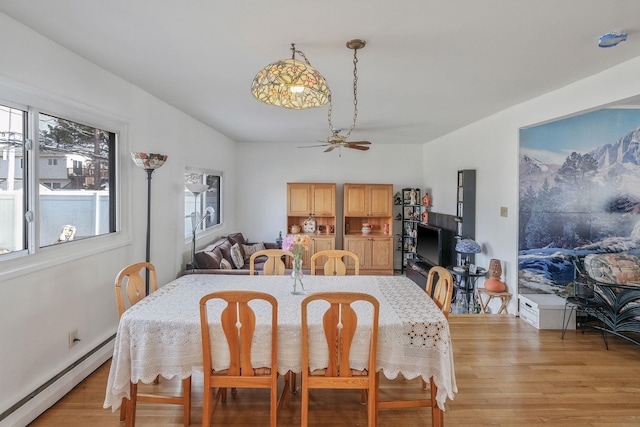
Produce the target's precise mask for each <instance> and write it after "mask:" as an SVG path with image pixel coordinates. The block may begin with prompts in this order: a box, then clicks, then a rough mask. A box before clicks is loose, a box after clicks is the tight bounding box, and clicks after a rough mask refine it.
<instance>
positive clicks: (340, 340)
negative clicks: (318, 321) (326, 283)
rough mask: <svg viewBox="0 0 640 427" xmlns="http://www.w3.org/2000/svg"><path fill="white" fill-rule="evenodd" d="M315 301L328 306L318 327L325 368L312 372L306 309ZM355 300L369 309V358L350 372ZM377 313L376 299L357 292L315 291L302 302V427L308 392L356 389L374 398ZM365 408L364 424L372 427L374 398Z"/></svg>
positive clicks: (375, 408) (374, 412)
mask: <svg viewBox="0 0 640 427" xmlns="http://www.w3.org/2000/svg"><path fill="white" fill-rule="evenodd" d="M315 301H325V302H328V303H329V304H330V305H329V307H328V309H327V310H326V311H325V312H324V315H323V317H322V326H323V330H324V335H325V338H326V342H327V351H328V358H327V360H328V366H327V367H326V368H323V369H314V370H313V371H312V370H311V368H310V366H309V324H308V318H307V307H308V306H309V304H310V303H314V302H315ZM357 301H366V302H368V303H369V304H371V306H372V308H373V310H372V314H371V327H370V334H371V335H370V339H369V359H368V362H367V367H366V369H363V370H356V369H353V368H352V367H351V366H350V363H349V355H350V351H351V344H352V342H353V337H354V335H355V332H356V325H357V323H358V316H357V314H356V312H355V310H354V309H353V307H352V304H353V303H354V302H357ZM317 304H320V303H317ZM379 311H380V304H379V302H378V300H377V299H376V298H374V297H372V296H371V295H368V294H363V293H357V292H319V293H316V294H313V295H311V296H308V297H306V298H305V299H304V300H302V415H301V425H302V427H306V426H307V425H308V423H309V390H310V389H317V388H320V389H356V390H358V389H359V390H365V391H366V392H367V394H368V396H370V397H373V396H377V390H378V373H377V372H376V349H377V346H378V316H379ZM367 406H368V407H367V417H368V420H369V423H368V425H369V427H372V426H375V425H376V424H377V417H378V415H377V399H376V398H369V399H368V405H367Z"/></svg>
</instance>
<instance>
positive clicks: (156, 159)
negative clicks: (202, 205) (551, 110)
mask: <svg viewBox="0 0 640 427" xmlns="http://www.w3.org/2000/svg"><path fill="white" fill-rule="evenodd" d="M131 158H132V159H133V161H134V163H135V164H136V166H138V167H140V168H142V169H144V171H145V172H146V173H147V252H146V258H145V261H147V262H150V251H151V174H152V173H153V171H154V170H156V169H158V168H159V167H161V166H162V165H164V162H166V161H167V156H166V155H164V154H155V153H140V152H132V153H131ZM145 291H146V293H147V295H149V271H148V270H147V275H146V278H145Z"/></svg>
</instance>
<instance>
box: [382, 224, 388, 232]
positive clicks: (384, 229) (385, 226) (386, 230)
mask: <svg viewBox="0 0 640 427" xmlns="http://www.w3.org/2000/svg"><path fill="white" fill-rule="evenodd" d="M383 227H384V228H383V232H384V234H389V224H385V225H384V226H383Z"/></svg>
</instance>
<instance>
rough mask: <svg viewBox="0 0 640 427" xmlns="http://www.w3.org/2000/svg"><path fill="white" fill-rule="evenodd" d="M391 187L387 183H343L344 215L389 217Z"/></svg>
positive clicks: (390, 210)
mask: <svg viewBox="0 0 640 427" xmlns="http://www.w3.org/2000/svg"><path fill="white" fill-rule="evenodd" d="M392 192H393V187H392V186H391V185H388V184H345V185H344V200H345V205H344V215H345V216H361V217H386V216H388V217H390V216H391V215H392V213H391V212H392V209H393V208H392V205H393V204H392Z"/></svg>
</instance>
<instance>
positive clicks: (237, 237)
mask: <svg viewBox="0 0 640 427" xmlns="http://www.w3.org/2000/svg"><path fill="white" fill-rule="evenodd" d="M227 239H228V240H229V241H230V242H231V244H232V245H235V244H236V243H237V244H239V245H242V244H244V243H246V242H245V240H244V236H243V235H242V233H233V234H229V235H228V236H227Z"/></svg>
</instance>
